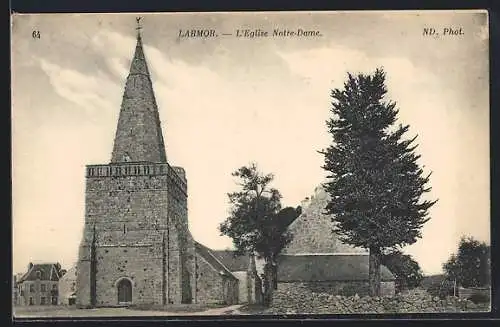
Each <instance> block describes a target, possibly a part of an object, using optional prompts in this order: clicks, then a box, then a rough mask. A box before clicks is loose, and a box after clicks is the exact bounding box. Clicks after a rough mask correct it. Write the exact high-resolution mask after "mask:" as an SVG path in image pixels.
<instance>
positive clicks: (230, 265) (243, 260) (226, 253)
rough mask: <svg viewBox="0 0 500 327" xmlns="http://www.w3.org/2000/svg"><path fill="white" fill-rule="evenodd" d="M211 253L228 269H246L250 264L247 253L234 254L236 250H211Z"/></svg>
mask: <svg viewBox="0 0 500 327" xmlns="http://www.w3.org/2000/svg"><path fill="white" fill-rule="evenodd" d="M212 253H213V255H214V256H215V257H216V258H217V259H219V261H220V262H222V264H223V265H224V266H226V267H227V269H229V270H230V271H247V270H248V266H249V264H250V258H249V256H248V255H238V256H235V253H236V251H232V250H212Z"/></svg>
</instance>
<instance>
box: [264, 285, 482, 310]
mask: <svg viewBox="0 0 500 327" xmlns="http://www.w3.org/2000/svg"><path fill="white" fill-rule="evenodd" d="M486 310H488V309H486ZM463 311H485V310H484V309H483V310H481V308H478V307H477V306H476V305H475V304H474V303H472V302H470V301H468V300H462V299H459V298H457V297H448V298H446V299H444V300H440V299H439V298H437V297H432V296H431V295H429V294H428V293H427V292H426V291H424V290H413V291H410V292H407V293H405V294H398V295H395V296H388V297H377V298H371V297H369V296H359V295H354V296H341V295H332V294H328V293H325V292H314V291H312V290H311V289H310V287H308V286H307V285H305V284H300V283H287V284H280V285H278V290H275V293H274V298H273V304H272V306H271V308H269V309H268V310H267V313H269V314H356V313H418V312H463Z"/></svg>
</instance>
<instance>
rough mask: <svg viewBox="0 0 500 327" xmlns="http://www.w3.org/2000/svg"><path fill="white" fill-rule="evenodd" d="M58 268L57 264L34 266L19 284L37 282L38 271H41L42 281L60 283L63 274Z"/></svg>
mask: <svg viewBox="0 0 500 327" xmlns="http://www.w3.org/2000/svg"><path fill="white" fill-rule="evenodd" d="M56 266H57V264H56V263H42V264H34V265H33V266H32V267H31V268H30V269H29V270H28V272H27V273H26V274H24V275H23V276H22V277H21V278H20V279H19V281H18V282H20V283H22V282H24V281H34V280H37V279H38V278H37V271H40V280H51V281H58V280H59V278H61V274H60V272H59V270H58V269H57V267H56Z"/></svg>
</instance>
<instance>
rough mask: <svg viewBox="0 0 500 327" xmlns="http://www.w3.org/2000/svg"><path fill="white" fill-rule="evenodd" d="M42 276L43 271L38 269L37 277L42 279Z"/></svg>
mask: <svg viewBox="0 0 500 327" xmlns="http://www.w3.org/2000/svg"><path fill="white" fill-rule="evenodd" d="M41 278H42V272H41V271H40V270H38V271H37V272H36V279H41Z"/></svg>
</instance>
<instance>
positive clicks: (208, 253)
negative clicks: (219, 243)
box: [194, 241, 238, 279]
mask: <svg viewBox="0 0 500 327" xmlns="http://www.w3.org/2000/svg"><path fill="white" fill-rule="evenodd" d="M194 246H195V249H196V253H197V254H199V255H200V256H201V257H202V258H203V259H205V261H206V262H207V263H208V264H209V265H210V266H212V268H214V270H217V272H219V273H222V274H224V275H225V276H228V277H230V278H234V279H238V278H236V276H234V275H233V274H232V273H231V271H230V270H229V269H228V268H227V267H226V266H224V264H222V262H220V261H219V260H218V259H217V258H216V257H215V256H214V254H213V253H212V250H210V249H209V248H208V247H206V246H205V245H203V244H201V243H198V242H196V241H195V242H194Z"/></svg>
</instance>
